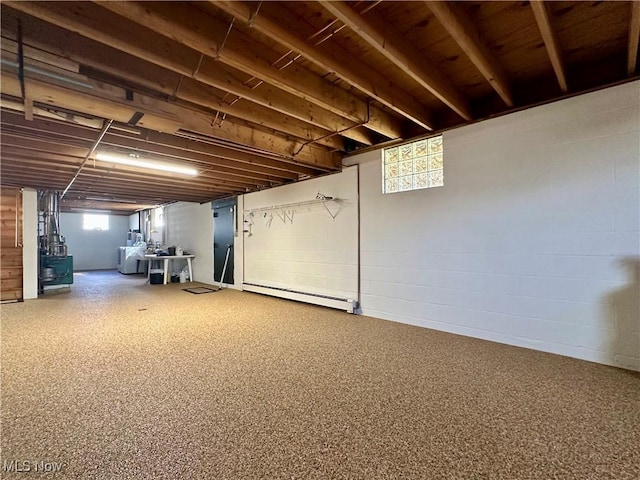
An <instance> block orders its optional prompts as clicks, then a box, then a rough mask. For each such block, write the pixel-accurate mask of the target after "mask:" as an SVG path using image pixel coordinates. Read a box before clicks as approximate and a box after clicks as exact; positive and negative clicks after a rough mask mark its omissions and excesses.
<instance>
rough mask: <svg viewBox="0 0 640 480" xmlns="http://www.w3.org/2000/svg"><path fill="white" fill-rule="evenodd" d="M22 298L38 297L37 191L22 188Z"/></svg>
mask: <svg viewBox="0 0 640 480" xmlns="http://www.w3.org/2000/svg"><path fill="white" fill-rule="evenodd" d="M22 239H23V240H22V289H23V293H22V295H23V296H22V298H23V299H25V300H30V299H33V298H38V248H39V246H38V192H37V191H36V190H34V189H32V188H24V189H22Z"/></svg>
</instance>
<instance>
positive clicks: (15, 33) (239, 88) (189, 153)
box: [0, 0, 640, 214]
mask: <svg viewBox="0 0 640 480" xmlns="http://www.w3.org/2000/svg"><path fill="white" fill-rule="evenodd" d="M1 8H2V12H1V13H2V18H1V21H2V77H1V80H2V86H1V93H2V117H1V121H2V136H1V141H2V149H1V157H0V160H1V169H0V174H1V182H2V184H3V185H11V186H22V187H33V188H38V189H57V190H64V189H65V188H66V187H67V186H69V188H68V192H67V194H66V195H65V197H64V200H63V204H62V208H63V210H67V211H80V210H82V209H100V210H105V211H112V212H114V213H122V214H128V213H131V212H134V211H135V210H138V209H141V208H148V207H150V206H153V205H162V204H167V203H170V202H173V201H179V200H182V201H193V202H205V201H208V200H211V199H215V198H222V197H226V196H230V195H234V194H239V193H244V192H250V191H254V190H259V189H264V188H270V187H272V186H277V185H283V184H286V183H290V182H295V181H299V180H302V179H306V178H312V177H314V176H317V175H322V174H326V173H330V172H334V171H338V170H339V169H340V168H341V167H340V165H341V159H342V157H343V156H344V155H345V154H346V153H349V152H353V151H355V150H358V149H362V148H367V147H371V146H376V145H379V144H384V143H387V142H391V141H399V140H403V139H408V138H412V137H416V136H424V135H428V134H429V133H430V132H436V131H442V130H445V129H448V128H452V127H455V126H459V125H464V124H466V123H469V122H474V121H479V120H482V119H484V118H488V117H491V116H495V115H500V114H504V113H506V112H509V111H513V110H515V109H522V108H526V107H528V106H531V105H534V104H539V103H542V102H549V101H553V100H556V99H558V98H562V97H563V96H566V95H573V94H577V93H580V92H582V91H586V90H589V89H594V88H602V87H604V86H606V85H609V84H613V83H617V82H622V81H628V80H630V79H635V78H638V73H639V72H638V50H639V48H638V44H639V39H640V2H638V1H635V2H633V1H627V2H624V1H621V2H600V1H590V2H586V1H573V2H569V1H558V2H542V1H538V0H532V1H531V2H528V1H518V2H512V1H472V2H468V1H459V2H447V1H420V2H418V1H414V2H401V1H398V2H396V1H382V2H368V1H367V2H365V1H355V2H339V1H335V2H334V1H332V2H279V1H269V2H245V1H233V2H228V1H209V2H147V1H144V2H143V1H141V2H136V1H95V2H86V1H79V2H48V1H41V2H38V1H28V2H27V1H3V2H2V6H1ZM109 122H111V123H110V127H109V128H108V130H106V133H105V134H104V137H103V138H101V139H100V141H99V142H97V140H98V139H99V136H100V134H101V131H102V130H103V129H104V128H105V126H106V125H107V124H108V123H109ZM96 144H97V146H96V147H95V152H93V151H92V147H93V146H94V145H96ZM100 151H108V152H112V153H122V154H124V155H131V154H135V155H139V156H143V157H147V158H154V159H158V160H162V161H172V162H178V163H181V164H186V165H188V166H191V167H193V168H195V169H196V170H198V172H199V174H198V176H196V177H188V178H187V177H184V178H183V177H181V176H180V175H176V174H174V175H165V174H160V173H151V172H150V171H147V170H142V169H140V168H136V167H126V166H123V165H119V164H118V165H116V164H114V163H109V162H104V161H98V160H96V159H95V153H96V152H100ZM74 178H75V180H73V181H72V179H74Z"/></svg>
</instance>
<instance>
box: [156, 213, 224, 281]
mask: <svg viewBox="0 0 640 480" xmlns="http://www.w3.org/2000/svg"><path fill="white" fill-rule="evenodd" d="M164 216H165V217H164V218H165V233H166V239H167V240H166V244H167V246H174V245H180V246H181V247H182V248H183V249H184V250H185V251H187V252H189V253H191V254H193V255H195V256H196V258H194V259H193V261H192V263H193V277H194V280H195V281H198V282H203V283H208V284H213V210H211V204H210V203H204V204H202V205H200V204H198V203H189V202H178V203H174V204H171V205H169V206H167V207H165V209H164Z"/></svg>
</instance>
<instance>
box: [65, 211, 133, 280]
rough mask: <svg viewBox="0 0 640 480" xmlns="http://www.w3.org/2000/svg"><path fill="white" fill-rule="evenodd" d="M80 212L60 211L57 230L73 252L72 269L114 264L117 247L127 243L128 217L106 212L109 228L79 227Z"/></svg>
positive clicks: (80, 225)
mask: <svg viewBox="0 0 640 480" xmlns="http://www.w3.org/2000/svg"><path fill="white" fill-rule="evenodd" d="M82 216H83V214H82V213H66V212H62V213H60V234H61V235H63V236H64V237H65V238H66V243H67V249H68V251H69V254H70V255H73V270H74V271H81V270H109V269H114V270H115V269H116V267H117V265H118V247H122V246H124V245H126V244H127V232H128V231H129V217H126V216H123V215H109V230H105V231H102V230H83V229H82V220H83V219H82Z"/></svg>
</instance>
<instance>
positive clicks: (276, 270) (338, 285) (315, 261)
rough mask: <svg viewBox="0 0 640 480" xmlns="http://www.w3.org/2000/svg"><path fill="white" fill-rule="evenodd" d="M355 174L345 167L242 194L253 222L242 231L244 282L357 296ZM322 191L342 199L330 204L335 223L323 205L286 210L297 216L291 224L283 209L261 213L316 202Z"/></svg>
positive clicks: (342, 296) (311, 291) (332, 294)
mask: <svg viewBox="0 0 640 480" xmlns="http://www.w3.org/2000/svg"><path fill="white" fill-rule="evenodd" d="M357 173H358V172H357V168H355V167H354V168H346V169H344V171H343V172H341V173H338V174H334V175H328V176H325V177H320V178H315V179H311V180H306V181H303V182H298V183H294V184H290V185H285V186H282V187H278V188H273V189H269V190H264V191H261V192H254V193H249V194H247V195H244V196H243V198H244V219H246V220H247V221H249V222H250V223H251V224H252V225H251V227H250V229H251V234H249V232H246V233H244V281H245V282H248V283H254V284H258V285H266V286H270V287H279V288H289V289H293V290H297V291H301V292H304V293H312V294H321V295H329V296H335V297H339V298H357V292H358V208H357V195H358V190H357V185H358V177H357ZM318 193H322V194H324V195H327V196H332V197H334V198H337V199H340V200H339V202H329V203H327V204H326V205H327V207H328V208H329V209H330V210H331V211H332V212H333V213H335V214H336V216H335V219H333V218H332V217H331V215H329V213H328V212H327V211H326V210H325V208H324V206H323V205H321V204H315V205H307V206H298V207H293V208H286V209H285V210H286V211H287V212H291V211H292V212H293V220H291V218H290V217H288V216H287V217H286V218H285V217H284V213H283V211H282V209H279V208H273V209H270V210H262V211H259V209H261V208H263V207H278V206H280V205H287V204H293V203H299V202H306V201H310V200H314V199H315V198H316V195H317V194H318ZM251 211H253V215H251V213H250V212H251ZM279 214H280V216H279ZM287 215H289V213H287ZM281 217H282V218H281ZM237 254H238V252H237V251H236V255H237Z"/></svg>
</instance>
